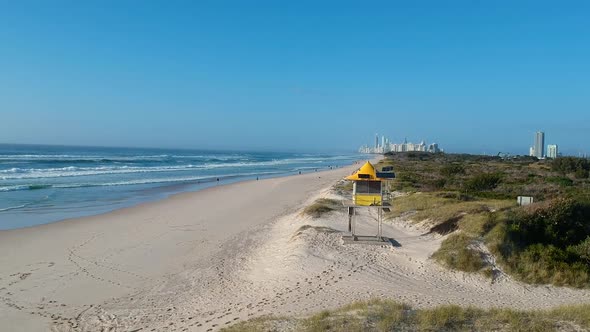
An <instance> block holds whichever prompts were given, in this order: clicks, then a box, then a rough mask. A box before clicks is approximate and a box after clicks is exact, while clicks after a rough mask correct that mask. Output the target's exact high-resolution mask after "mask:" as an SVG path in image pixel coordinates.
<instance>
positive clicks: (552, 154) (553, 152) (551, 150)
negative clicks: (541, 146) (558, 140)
mask: <svg viewBox="0 0 590 332" xmlns="http://www.w3.org/2000/svg"><path fill="white" fill-rule="evenodd" d="M558 153H559V151H558V148H557V145H556V144H549V145H547V158H553V159H555V158H557V155H558Z"/></svg>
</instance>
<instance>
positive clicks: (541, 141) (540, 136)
mask: <svg viewBox="0 0 590 332" xmlns="http://www.w3.org/2000/svg"><path fill="white" fill-rule="evenodd" d="M535 157H537V158H539V159H541V158H543V157H545V133H544V132H542V131H538V132H537V133H536V134H535Z"/></svg>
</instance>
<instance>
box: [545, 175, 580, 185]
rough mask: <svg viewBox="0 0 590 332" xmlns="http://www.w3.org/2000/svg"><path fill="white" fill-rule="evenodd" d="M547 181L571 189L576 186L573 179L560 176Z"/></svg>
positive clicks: (549, 178)
mask: <svg viewBox="0 0 590 332" xmlns="http://www.w3.org/2000/svg"><path fill="white" fill-rule="evenodd" d="M546 181H547V182H549V183H555V184H558V185H560V186H562V187H571V186H572V185H573V184H574V181H572V179H570V178H567V177H559V176H553V177H548V178H547V180H546Z"/></svg>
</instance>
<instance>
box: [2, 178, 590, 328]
mask: <svg viewBox="0 0 590 332" xmlns="http://www.w3.org/2000/svg"><path fill="white" fill-rule="evenodd" d="M352 170H353V168H346V169H338V170H334V171H330V172H322V173H311V174H306V175H300V176H292V177H285V178H278V179H270V180H264V181H250V182H245V183H239V184H234V185H228V186H220V187H216V188H211V189H207V190H204V191H201V192H196V193H188V194H181V195H177V196H175V197H172V198H170V199H167V200H164V201H161V202H156V203H149V204H144V205H141V206H137V207H133V208H129V209H124V210H120V211H116V212H113V213H109V214H106V215H101V216H96V217H91V218H84V219H83V220H71V221H65V222H60V223H55V224H51V225H45V226H39V227H34V228H30V229H22V230H14V231H7V232H1V233H0V250H1V251H2V253H3V255H2V259H1V261H0V278H1V279H0V325H1V326H0V327H2V329H3V330H10V331H39V330H53V331H100V330H105V331H139V330H141V331H210V330H217V329H219V328H221V327H223V326H227V325H230V324H232V323H234V322H236V321H239V320H244V319H249V318H252V317H256V316H260V315H264V314H276V315H284V314H287V315H305V314H309V313H313V312H316V311H318V310H322V309H328V308H334V307H337V306H340V305H343V304H347V303H350V302H352V301H355V300H362V299H369V298H374V297H385V298H390V299H394V300H398V301H403V302H407V303H409V304H412V305H415V306H418V307H429V306H434V305H438V304H446V303H455V304H460V305H476V306H480V307H500V306H508V307H513V308H521V309H524V308H545V307H551V306H556V305H560V304H567V303H581V302H590V292H589V291H587V290H574V289H569V288H557V287H552V286H530V285H524V284H522V283H519V282H516V281H514V280H512V279H511V278H509V277H507V276H505V277H503V278H499V279H498V280H496V281H495V282H493V283H492V282H490V280H489V279H485V278H484V277H482V276H479V275H470V274H464V273H457V272H450V271H448V270H445V269H444V268H442V267H440V266H439V265H437V264H436V263H434V262H433V261H432V260H431V259H429V256H430V255H431V254H432V253H433V252H434V251H435V250H436V249H437V248H438V246H439V245H440V242H441V241H442V238H441V237H440V236H436V235H423V234H424V233H425V232H424V230H423V229H420V228H419V227H418V226H413V225H411V224H410V223H408V222H407V221H406V220H403V219H396V220H393V221H391V222H389V223H388V224H387V225H385V227H384V235H385V236H389V237H392V238H394V239H395V240H396V241H397V242H399V244H400V245H401V246H398V247H394V246H391V245H382V246H374V245H373V246H371V245H357V244H352V245H345V244H343V242H342V240H341V236H342V234H343V232H344V231H345V228H346V226H347V224H346V216H345V215H344V213H343V212H342V211H338V212H334V213H331V214H330V215H328V216H326V217H322V218H319V219H312V218H310V217H308V216H305V215H303V214H302V213H301V211H302V209H303V207H304V206H306V204H310V203H311V202H313V201H314V200H315V199H317V198H319V197H335V194H334V193H333V192H332V191H331V190H330V187H331V186H332V185H333V184H334V183H335V182H336V181H337V180H338V179H340V178H342V177H343V176H344V175H346V174H349V173H350V172H351V171H352ZM373 217H374V216H372V215H371V214H370V213H368V212H367V213H365V215H364V217H363V218H362V220H361V221H360V224H359V228H358V229H359V230H360V231H363V232H365V233H366V234H372V233H375V232H376V229H375V224H374V221H373V220H372V218H373Z"/></svg>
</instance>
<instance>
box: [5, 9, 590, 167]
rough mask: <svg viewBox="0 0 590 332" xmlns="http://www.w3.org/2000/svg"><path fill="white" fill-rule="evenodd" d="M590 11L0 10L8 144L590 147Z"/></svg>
mask: <svg viewBox="0 0 590 332" xmlns="http://www.w3.org/2000/svg"><path fill="white" fill-rule="evenodd" d="M589 10H590V4H589V3H587V2H583V1H579V2H577V1H574V2H568V4H567V6H565V5H562V6H559V5H555V3H549V2H543V1H541V2H539V1H536V2H532V1H531V2H529V1H527V2H521V3H519V4H514V3H513V2H508V1H502V2H494V3H493V4H492V3H483V2H474V1H454V2H452V3H440V2H435V1H429V2H421V3H420V5H417V4H415V3H413V4H405V3H394V4H392V3H390V2H373V3H371V4H366V3H365V4H360V3H352V2H322V3H321V4H318V3H316V2H311V1H300V2H297V3H275V2H270V1H268V2H266V1H264V2H256V5H252V3H251V2H239V3H238V2H234V3H231V4H230V3H220V2H200V3H190V2H183V1H179V2H173V3H169V2H166V3H165V2H152V3H141V6H137V3H133V2H125V1H124V2H101V3H89V2H87V3H66V2H53V3H34V2H18V3H5V4H2V5H0V43H1V45H2V52H1V54H0V71H1V72H2V75H0V143H28V144H41V143H42V144H59V145H89V146H130V147H162V148H193V149H224V150H271V151H279V150H289V151H318V152H322V151H332V150H337V151H352V150H356V149H357V148H358V147H359V146H360V145H362V144H371V143H372V142H374V135H375V133H379V134H380V135H381V134H383V135H385V136H387V137H389V138H390V139H392V140H393V141H400V142H401V141H403V139H404V138H405V137H407V138H408V140H410V141H415V142H419V141H421V140H426V141H428V142H437V143H439V144H440V145H441V147H442V148H443V149H445V150H446V151H448V152H472V153H484V152H487V153H489V154H496V153H497V152H500V151H501V152H509V153H513V154H527V153H528V147H529V146H530V145H532V143H533V138H534V132H535V131H537V130H541V131H544V132H545V133H546V140H545V142H546V144H558V145H559V147H560V151H561V152H563V153H565V154H574V155H575V154H577V153H578V152H586V153H587V152H589V151H590V147H589V146H588V142H590V112H589V111H588V109H589V106H590V100H589V98H590V97H589V96H590V64H589V62H588V59H590V26H589V25H588V24H587V22H588V21H589V20H590V11H589Z"/></svg>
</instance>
